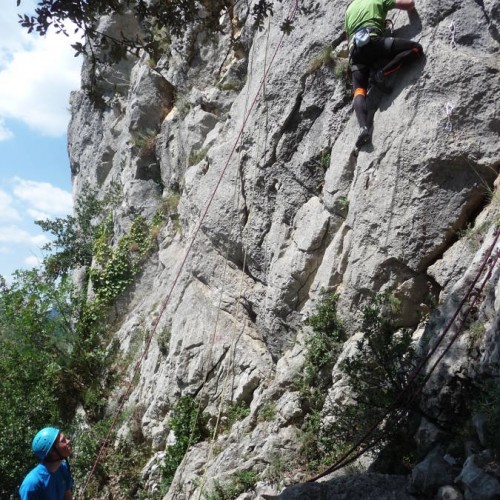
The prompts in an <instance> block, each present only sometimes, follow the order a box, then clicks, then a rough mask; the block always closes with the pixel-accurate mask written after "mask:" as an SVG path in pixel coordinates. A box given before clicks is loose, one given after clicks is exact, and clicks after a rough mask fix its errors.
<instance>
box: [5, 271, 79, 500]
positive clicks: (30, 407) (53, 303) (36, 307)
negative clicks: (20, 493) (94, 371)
mask: <svg viewBox="0 0 500 500" xmlns="http://www.w3.org/2000/svg"><path fill="white" fill-rule="evenodd" d="M67 293H68V289H67V286H66V284H65V283H58V284H54V283H53V282H48V281H47V280H46V279H45V278H44V276H42V275H41V274H39V273H38V272H37V271H34V270H33V271H18V272H17V273H16V274H15V275H14V277H13V283H12V284H11V285H7V284H6V283H5V282H4V283H3V284H2V287H1V288H0V380H1V381H2V383H1V384H0V477H1V478H2V480H1V481H0V497H1V498H9V496H10V495H14V494H15V491H16V489H17V488H18V487H19V484H20V482H21V480H22V477H23V475H24V474H25V473H26V472H27V471H28V469H29V468H30V467H31V466H33V464H34V457H33V455H32V453H31V440H32V439H33V436H34V435H35V433H36V431H37V430H38V429H39V428H41V427H43V426H45V425H48V424H51V425H57V424H58V422H59V421H60V419H59V408H60V406H61V404H64V403H63V402H61V401H59V400H58V397H57V394H56V387H57V386H58V381H59V378H60V377H61V376H62V373H61V371H60V366H61V364H60V361H62V360H64V359H65V357H66V356H67V355H68V346H69V345H70V343H71V332H70V330H69V329H68V326H67V324H66V320H65V317H64V316H65V314H66V313H67V303H66V299H67Z"/></svg>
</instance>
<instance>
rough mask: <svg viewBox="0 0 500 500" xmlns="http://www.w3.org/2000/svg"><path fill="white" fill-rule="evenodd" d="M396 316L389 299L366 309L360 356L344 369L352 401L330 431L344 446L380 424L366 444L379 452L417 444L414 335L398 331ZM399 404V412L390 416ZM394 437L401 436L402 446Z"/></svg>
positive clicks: (336, 412) (339, 412)
mask: <svg viewBox="0 0 500 500" xmlns="http://www.w3.org/2000/svg"><path fill="white" fill-rule="evenodd" d="M396 315H397V303H396V302H395V301H394V299H393V298H392V297H391V296H390V295H389V294H381V295H377V296H376V297H375V298H374V299H373V300H372V301H371V303H370V304H369V305H368V306H367V307H366V308H365V309H364V314H363V324H362V328H361V330H362V337H361V339H360V340H359V341H358V342H357V351H356V353H355V354H354V355H353V356H351V357H350V358H347V359H345V360H344V361H343V362H342V364H341V370H342V372H343V373H344V376H345V377H346V379H347V382H348V385H349V388H350V397H351V399H352V401H351V402H350V403H347V404H343V405H342V406H337V407H335V408H334V409H333V416H334V417H335V418H334V422H333V424H331V426H329V427H328V429H325V433H328V435H329V436H331V439H332V441H333V442H336V443H338V444H340V445H341V447H342V446H343V445H347V446H350V445H352V444H353V443H355V442H356V441H357V440H358V439H359V438H360V437H361V436H362V435H364V434H365V433H366V431H367V430H368V429H370V428H371V427H372V426H373V424H374V423H376V422H378V421H381V424H380V425H379V427H378V429H377V430H376V431H375V432H373V433H372V434H371V436H370V437H369V441H368V442H367V443H364V445H368V446H372V445H373V450H374V451H377V450H381V449H382V448H383V447H385V446H387V445H388V444H391V446H393V445H396V444H397V447H398V449H399V450H403V449H404V448H405V446H406V447H408V448H409V447H411V446H412V445H413V443H410V441H411V437H410V436H411V435H412V432H411V431H410V427H411V423H412V419H411V417H412V416H413V414H414V412H415V411H418V408H417V404H418V402H417V401H413V400H412V396H413V395H414V393H412V392H411V388H410V389H408V383H409V377H410V376H411V374H412V372H413V369H414V367H415V361H416V355H415V350H414V348H413V346H412V339H411V333H410V332H409V331H398V330H397V329H396V327H395V326H394V323H395V321H394V320H395V319H396ZM403 396H404V397H403ZM396 401H399V404H398V408H397V409H398V411H397V413H396V412H394V411H393V412H392V413H391V414H390V415H386V411H387V410H388V409H389V407H391V406H392V405H393V404H394V403H395V402H396ZM394 436H398V437H397V441H398V442H397V443H396V440H394V439H393V438H394ZM405 440H406V443H405V442H403V441H405Z"/></svg>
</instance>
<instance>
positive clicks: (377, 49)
mask: <svg viewBox="0 0 500 500" xmlns="http://www.w3.org/2000/svg"><path fill="white" fill-rule="evenodd" d="M414 8H415V2H414V0H353V1H352V2H351V4H350V5H349V7H348V8H347V10H346V13H345V31H346V33H347V36H348V38H349V54H350V63H351V72H352V83H353V87H354V100H353V107H354V112H355V113H356V118H357V120H358V123H359V126H360V131H359V136H358V139H357V140H356V147H357V148H360V147H361V146H363V144H366V143H367V142H368V141H369V140H370V135H371V134H370V128H371V127H370V125H371V124H370V123H368V111H367V109H366V93H367V90H368V82H369V78H370V71H371V72H374V74H373V76H372V80H373V82H374V84H375V85H376V86H379V87H380V88H381V89H382V90H387V87H385V84H386V82H385V79H386V78H387V77H388V76H389V75H391V74H392V73H394V72H395V71H397V70H398V69H399V68H400V67H401V66H402V65H404V64H408V63H411V62H414V61H416V60H417V59H419V58H420V57H421V56H422V55H423V50H422V46H421V45H420V44H419V43H417V42H413V41H411V40H405V39H403V38H394V37H392V36H385V28H386V26H385V23H386V17H387V13H388V12H389V11H390V10H391V9H401V10H408V11H410V10H412V9H414ZM381 61H383V62H384V63H383V64H384V65H383V66H382V68H381V69H377V68H378V67H379V65H380V62H381Z"/></svg>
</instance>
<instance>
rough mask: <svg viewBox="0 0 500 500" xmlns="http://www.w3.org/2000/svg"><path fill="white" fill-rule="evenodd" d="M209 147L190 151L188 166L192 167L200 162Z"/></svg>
mask: <svg viewBox="0 0 500 500" xmlns="http://www.w3.org/2000/svg"><path fill="white" fill-rule="evenodd" d="M209 149H210V148H208V147H206V148H201V149H198V150H195V151H192V152H191V154H190V155H189V159H188V166H190V167H192V166H193V165H196V164H197V163H200V161H201V160H203V159H204V158H205V156H207V153H208V150H209Z"/></svg>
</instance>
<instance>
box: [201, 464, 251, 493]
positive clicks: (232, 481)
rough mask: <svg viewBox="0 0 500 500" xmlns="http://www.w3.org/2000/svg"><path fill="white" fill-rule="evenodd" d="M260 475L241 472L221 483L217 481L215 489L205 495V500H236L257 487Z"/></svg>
mask: <svg viewBox="0 0 500 500" xmlns="http://www.w3.org/2000/svg"><path fill="white" fill-rule="evenodd" d="M258 478H259V474H258V473H257V472H255V471H251V470H249V471H246V470H240V471H237V472H235V473H234V474H232V475H231V477H230V478H229V479H228V480H227V481H225V482H224V483H221V482H220V481H217V480H215V481H214V484H213V489H212V491H211V492H210V493H208V494H205V500H236V498H238V497H239V496H240V495H241V494H243V493H245V492H246V491H249V490H251V489H253V488H254V487H255V484H256V483H257V480H258Z"/></svg>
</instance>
